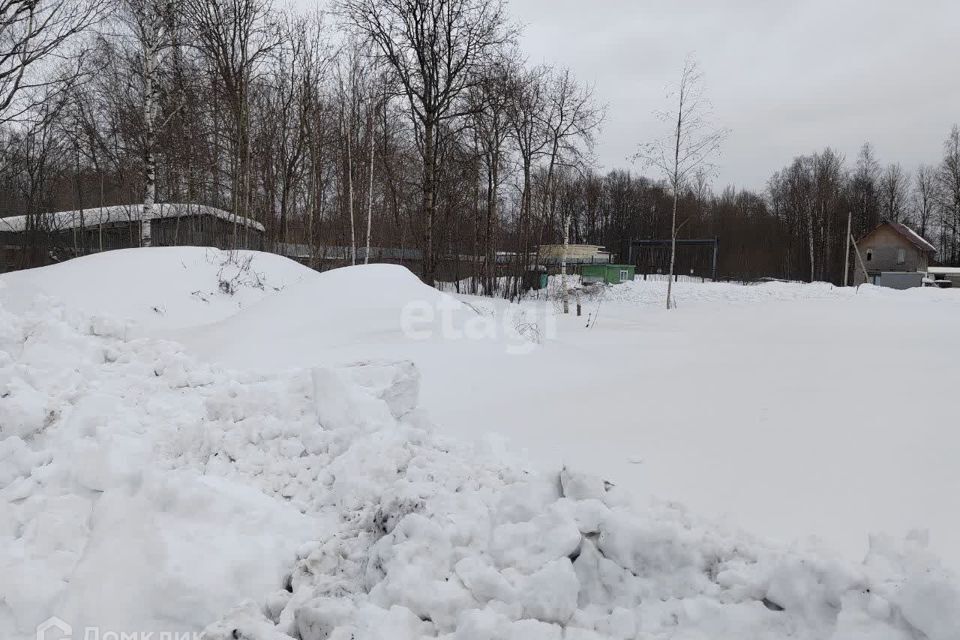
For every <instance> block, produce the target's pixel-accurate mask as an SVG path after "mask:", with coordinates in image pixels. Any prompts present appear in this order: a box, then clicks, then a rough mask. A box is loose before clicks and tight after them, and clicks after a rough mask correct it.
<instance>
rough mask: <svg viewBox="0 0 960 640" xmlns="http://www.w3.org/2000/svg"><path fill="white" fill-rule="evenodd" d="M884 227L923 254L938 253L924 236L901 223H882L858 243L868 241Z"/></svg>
mask: <svg viewBox="0 0 960 640" xmlns="http://www.w3.org/2000/svg"><path fill="white" fill-rule="evenodd" d="M883 227H889V228H890V229H892V230H893V231H894V232H895V233H896V234H897V235H899V236H900V237H902V238H903V239H905V240H906V241H907V242H909V243H910V244H912V245H913V246H915V247H916V248H917V249H919V250H921V251H923V252H925V253H936V252H937V248H936V247H935V246H933V245H932V244H930V243H929V242H928V241H927V240H925V239H924V238H923V236H921V235H920V234H919V233H917V232H916V231H914V230H913V229H911V228H910V227H908V226H907V225H905V224H902V223H900V222H889V221H886V222H881V223H880V224H879V225H877V227H876V228H875V229H873V230H872V231H871V232H870V233H868V234H867V235H865V236H863V237H862V238H860V240H858V242H863V241H864V240H866V239H867V238H869V237H870V236H872V235H873V234H874V233H876V232H877V231H878V230H879V229H882V228H883Z"/></svg>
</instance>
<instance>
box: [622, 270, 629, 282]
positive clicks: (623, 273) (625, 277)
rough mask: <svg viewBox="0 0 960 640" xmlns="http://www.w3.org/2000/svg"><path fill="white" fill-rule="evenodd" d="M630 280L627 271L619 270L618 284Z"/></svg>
mask: <svg viewBox="0 0 960 640" xmlns="http://www.w3.org/2000/svg"><path fill="white" fill-rule="evenodd" d="M629 278H630V272H629V271H628V270H627V269H620V282H625V281H627V280H628V279H629Z"/></svg>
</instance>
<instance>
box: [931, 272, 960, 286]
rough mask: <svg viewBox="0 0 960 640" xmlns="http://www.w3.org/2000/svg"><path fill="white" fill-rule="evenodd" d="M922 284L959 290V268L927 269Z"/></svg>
mask: <svg viewBox="0 0 960 640" xmlns="http://www.w3.org/2000/svg"><path fill="white" fill-rule="evenodd" d="M924 284H927V285H930V286H935V287H941V288H944V289H947V288H960V267H928V268H927V280H926V281H925V282H924Z"/></svg>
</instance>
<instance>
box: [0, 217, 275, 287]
mask: <svg viewBox="0 0 960 640" xmlns="http://www.w3.org/2000/svg"><path fill="white" fill-rule="evenodd" d="M263 236H264V227H263V225H262V224H260V223H259V222H256V221H254V220H250V219H248V218H242V217H239V216H236V215H234V214H232V213H229V212H227V211H224V210H222V209H217V208H215V207H207V206H204V205H197V204H157V205H154V207H153V211H152V213H151V215H150V217H149V218H146V217H144V215H143V206H142V205H139V204H138V205H117V206H112V207H102V208H95V209H83V210H75V211H57V212H53V213H39V214H33V215H29V216H12V217H9V218H0V272H2V271H12V270H14V269H22V268H27V267H37V266H42V265H45V264H50V263H53V262H62V261H63V260H67V259H69V258H73V257H76V256H80V255H87V254H90V253H98V252H100V251H109V250H111V249H126V248H130V247H140V246H158V247H165V246H202V247H216V248H218V249H231V248H237V249H263V244H264V237H263Z"/></svg>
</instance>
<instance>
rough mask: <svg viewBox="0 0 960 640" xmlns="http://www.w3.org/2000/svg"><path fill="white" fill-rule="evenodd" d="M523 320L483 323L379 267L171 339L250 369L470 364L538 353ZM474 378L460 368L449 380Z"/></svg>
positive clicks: (329, 279) (310, 281) (312, 281)
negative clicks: (425, 359) (436, 361)
mask: <svg viewBox="0 0 960 640" xmlns="http://www.w3.org/2000/svg"><path fill="white" fill-rule="evenodd" d="M523 320H524V319H523V318H522V317H519V316H518V317H505V316H499V317H493V316H491V315H489V314H485V310H484V309H479V308H476V307H472V306H468V305H466V304H463V303H462V302H460V301H459V300H457V299H456V298H454V297H452V296H450V295H448V294H445V293H441V292H439V291H437V290H436V289H434V288H432V287H428V286H426V285H424V284H423V283H422V282H421V281H420V279H419V278H417V277H416V276H415V275H414V274H413V273H411V272H410V271H409V270H408V269H406V268H404V267H401V266H396V265H387V264H376V265H363V266H356V267H346V268H342V269H334V270H332V271H325V272H323V273H320V274H317V275H316V276H315V277H313V278H307V279H304V280H303V281H302V282H300V283H299V284H297V285H294V286H291V287H288V288H287V289H285V290H284V291H282V292H280V293H278V294H277V295H275V296H271V297H270V298H269V299H267V300H265V301H264V302H262V303H261V304H259V305H257V306H256V307H253V308H250V309H246V310H244V311H243V313H238V314H237V315H235V316H232V317H230V318H227V319H224V320H223V321H222V322H218V323H216V324H211V325H207V326H204V327H199V328H186V329H184V330H181V331H175V332H170V333H167V334H165V335H166V336H167V337H169V338H171V339H174V340H176V341H178V342H180V343H182V344H184V345H186V346H187V347H188V348H189V349H190V351H191V352H193V353H196V354H197V355H199V356H201V357H204V358H207V359H209V360H212V361H215V362H219V363H222V364H226V365H229V366H236V367H243V368H246V367H256V368H259V369H263V368H270V369H284V368H288V367H297V366H312V365H314V364H317V363H330V362H350V361H353V360H357V359H359V360H365V359H370V358H390V359H411V358H413V357H417V358H420V357H422V356H424V355H425V354H427V353H429V354H435V355H438V356H441V357H443V358H445V360H446V361H447V363H454V362H460V363H467V362H470V361H471V360H472V359H473V358H475V357H482V356H483V355H485V354H486V353H489V352H490V351H491V350H497V351H499V353H503V352H505V351H507V350H524V349H527V348H530V347H532V346H533V345H535V344H536V343H537V337H536V336H534V335H531V334H529V333H525V331H524V329H525V326H526V325H525V323H524V321H523ZM467 373H469V372H468V369H467V368H466V367H458V366H455V365H454V366H451V367H448V370H447V372H446V373H445V375H454V376H455V375H459V374H464V375H466V374H467ZM463 383H464V384H468V383H469V380H468V379H464V380H463Z"/></svg>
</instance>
